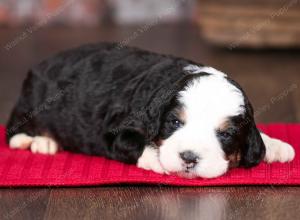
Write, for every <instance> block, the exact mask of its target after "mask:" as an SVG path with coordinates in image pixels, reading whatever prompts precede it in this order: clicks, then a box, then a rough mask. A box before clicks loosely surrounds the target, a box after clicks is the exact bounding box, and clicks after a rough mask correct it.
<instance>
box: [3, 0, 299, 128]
mask: <svg viewBox="0 0 300 220" xmlns="http://www.w3.org/2000/svg"><path fill="white" fill-rule="evenodd" d="M299 5H300V0H251V1H249V0H0V124H1V123H5V121H6V119H7V118H8V116H9V114H10V111H11V109H12V107H13V105H14V104H15V102H16V100H17V98H18V95H19V91H20V89H21V86H22V82H23V80H24V79H25V77H26V75H27V71H28V69H30V68H31V67H32V66H33V65H35V64H37V63H38V62H40V61H41V60H43V59H45V58H47V57H49V56H52V55H53V54H55V53H57V52H59V51H62V50H65V49H69V48H73V47H77V46H79V45H82V44H86V43H94V42H99V41H114V42H117V43H118V46H119V47H123V46H126V45H130V46H137V47H140V48H143V49H147V50H151V51H154V52H158V53H163V54H172V55H175V56H179V57H184V58H187V59H190V60H193V61H196V62H199V63H203V64H205V65H209V66H213V67H215V68H217V69H220V70H222V71H224V72H226V73H227V74H229V75H230V76H231V77H232V78H234V79H235V80H236V81H237V82H239V83H240V84H241V85H242V87H243V88H244V89H245V91H246V93H247V94H248V96H249V98H250V100H251V102H252V104H253V105H254V108H255V110H256V114H255V116H256V118H257V121H259V122H274V121H285V122H294V121H300V102H299V100H300V89H298V88H300V72H299V69H300V53H299V51H300V50H299V47H300V10H299V9H300V6H299Z"/></svg>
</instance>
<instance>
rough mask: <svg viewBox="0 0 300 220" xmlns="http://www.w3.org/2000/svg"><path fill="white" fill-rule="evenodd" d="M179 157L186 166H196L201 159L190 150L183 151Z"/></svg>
mask: <svg viewBox="0 0 300 220" xmlns="http://www.w3.org/2000/svg"><path fill="white" fill-rule="evenodd" d="M179 155H180V157H181V159H182V160H183V161H184V162H185V163H186V164H194V165H195V164H196V163H198V160H199V157H198V156H197V155H196V154H195V153H193V152H192V151H190V150H187V151H183V152H181V153H180V154H179Z"/></svg>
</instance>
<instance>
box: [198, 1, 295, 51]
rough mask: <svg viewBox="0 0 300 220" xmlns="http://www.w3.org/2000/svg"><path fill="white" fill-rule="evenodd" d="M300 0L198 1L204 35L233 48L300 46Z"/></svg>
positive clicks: (210, 39) (199, 22) (199, 21)
mask: <svg viewBox="0 0 300 220" xmlns="http://www.w3.org/2000/svg"><path fill="white" fill-rule="evenodd" d="M299 5H300V0H288V1H283V0H261V1H245V0H242V1H241V0H240V1H234V0H199V4H198V15H197V22H198V24H199V25H200V27H201V32H202V34H203V36H204V37H205V38H206V39H207V40H209V41H211V42H213V43H215V44H218V45H222V46H225V47H228V48H230V49H234V48H237V47H250V48H263V47H269V48H270V47H271V48H284V47H298V48H299V47H300V6H299Z"/></svg>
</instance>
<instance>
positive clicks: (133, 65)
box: [7, 43, 295, 178]
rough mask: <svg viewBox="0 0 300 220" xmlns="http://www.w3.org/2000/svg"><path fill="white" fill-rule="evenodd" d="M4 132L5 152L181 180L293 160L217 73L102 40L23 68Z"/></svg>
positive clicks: (232, 83) (243, 98) (290, 152)
mask: <svg viewBox="0 0 300 220" xmlns="http://www.w3.org/2000/svg"><path fill="white" fill-rule="evenodd" d="M7 129H8V130H7V140H8V143H9V144H10V146H11V148H18V149H27V148H30V149H31V151H32V152H34V153H43V154H55V153H56V152H57V150H58V148H59V146H60V147H61V148H62V149H64V150H70V151H73V152H80V153H85V154H91V155H100V156H105V157H107V158H110V159H113V160H119V161H123V162H125V163H135V164H137V166H138V167H140V168H144V169H148V170H153V171H155V172H158V173H167V174H177V175H181V176H184V177H190V178H192V177H204V178H212V177H217V176H220V175H222V174H224V173H225V172H226V171H227V170H228V169H229V167H230V166H242V167H252V166H255V165H257V164H258V163H259V162H260V161H261V160H263V159H265V160H266V161H268V162H273V161H280V162H287V161H290V160H292V159H293V158H294V155H295V153H294V150H293V148H292V147H291V146H290V145H288V144H286V143H284V142H281V141H280V140H276V139H272V138H270V137H268V136H267V135H264V134H261V133H260V132H259V131H258V129H257V128H256V125H255V122H254V117H253V109H252V107H251V104H250V102H249V100H248V98H247V96H246V95H245V93H244V91H243V90H242V89H241V87H240V86H239V85H238V84H237V83H236V82H235V81H233V80H232V79H230V78H229V77H228V76H227V75H226V74H224V73H222V72H220V71H218V70H216V69H214V68H212V67H206V66H203V65H201V64H198V63H195V62H192V61H189V60H186V59H182V58H177V57H172V56H165V55H160V54H156V53H151V52H148V51H144V50H140V49H136V48H130V47H124V48H119V47H118V46H117V44H112V43H100V44H97V45H86V46H82V47H79V48H76V49H73V50H69V51H66V52H63V53H60V54H58V55H56V56H54V57H52V58H50V59H48V60H46V61H44V62H42V63H40V64H39V65H37V66H35V67H34V68H32V69H31V70H30V71H29V74H28V77H27V79H26V80H25V82H24V85H23V89H22V94H21V96H20V98H19V100H18V103H17V104H16V106H15V108H14V110H13V112H12V115H11V118H10V120H9V122H8V125H7Z"/></svg>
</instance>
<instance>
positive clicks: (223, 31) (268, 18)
mask: <svg viewBox="0 0 300 220" xmlns="http://www.w3.org/2000/svg"><path fill="white" fill-rule="evenodd" d="M178 21H192V22H195V23H197V24H198V26H199V29H200V30H201V33H202V35H203V36H204V38H206V39H207V40H208V41H210V42H212V43H214V44H217V45H221V46H226V47H228V48H229V49H233V48H236V47H248V48H253V47H254V48H257V47H258V48H264V47H280V48H282V47H299V45H300V40H299V39H300V7H299V0H252V1H248V0H198V1H197V0H1V1H0V25H1V26H4V27H15V26H28V25H30V24H31V25H35V28H37V27H41V26H44V25H65V26H70V27H79V26H80V27H97V26H98V27H99V28H101V25H108V24H109V25H111V24H116V25H136V24H147V25H148V26H152V25H155V24H157V23H158V22H159V23H170V22H178Z"/></svg>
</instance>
